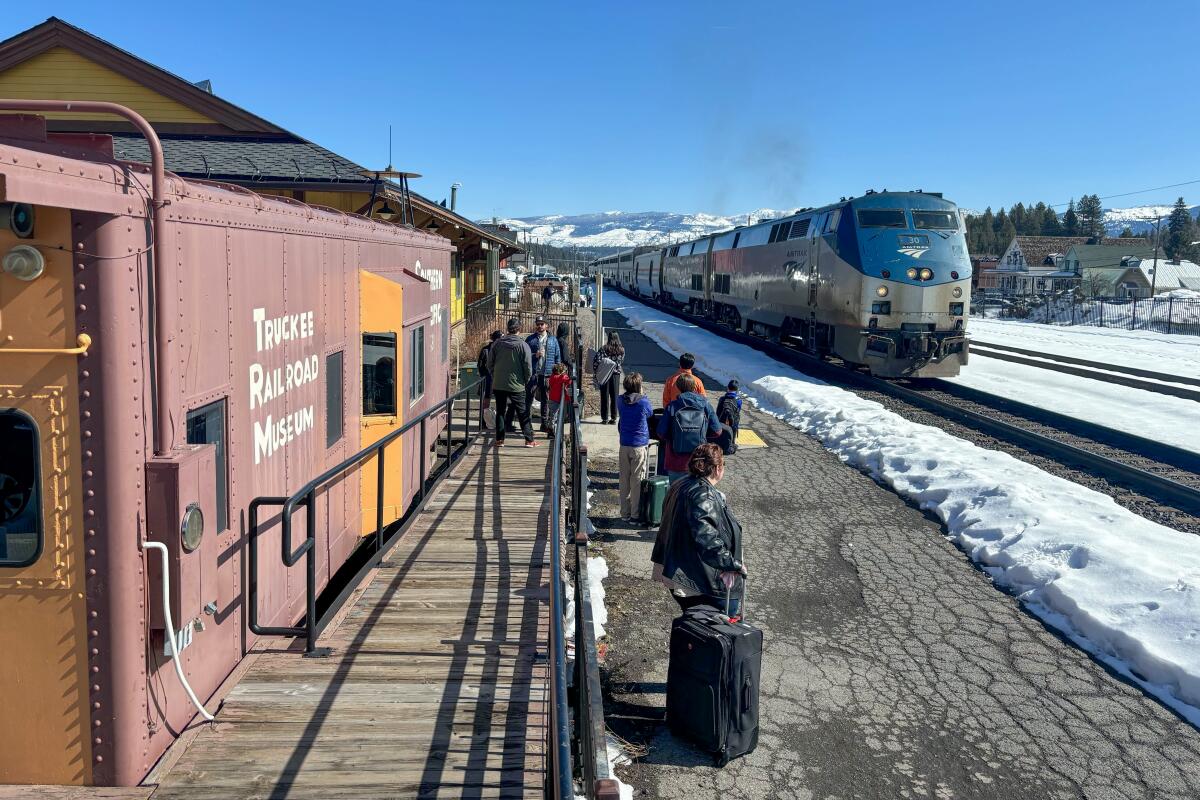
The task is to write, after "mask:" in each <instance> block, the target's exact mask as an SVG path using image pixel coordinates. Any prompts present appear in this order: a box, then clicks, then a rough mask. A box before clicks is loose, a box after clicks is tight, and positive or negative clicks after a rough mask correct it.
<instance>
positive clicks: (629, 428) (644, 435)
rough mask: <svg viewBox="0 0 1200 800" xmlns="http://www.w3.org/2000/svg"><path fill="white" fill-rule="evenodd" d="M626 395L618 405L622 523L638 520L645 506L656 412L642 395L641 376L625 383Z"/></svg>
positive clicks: (628, 377)
mask: <svg viewBox="0 0 1200 800" xmlns="http://www.w3.org/2000/svg"><path fill="white" fill-rule="evenodd" d="M622 385H623V386H624V388H625V394H623V395H621V398H620V399H619V400H618V401H617V413H618V416H619V421H618V423H617V434H618V436H619V438H620V441H621V450H620V462H619V468H618V472H617V495H618V496H619V497H620V498H621V519H623V520H626V521H628V520H631V519H633V518H634V517H635V516H637V513H638V509H639V508H640V507H641V502H642V481H643V480H644V479H645V477H646V473H647V463H646V451H647V450H648V449H649V446H650V426H649V424H648V422H649V419H650V416H651V415H652V414H653V413H654V409H653V408H651V407H650V401H649V400H648V399H647V398H646V396H645V395H644V394H642V376H641V375H640V374H639V373H637V372H631V373H629V374H628V375H626V376H625V380H624V381H622Z"/></svg>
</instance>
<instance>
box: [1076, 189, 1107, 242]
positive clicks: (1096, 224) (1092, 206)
mask: <svg viewBox="0 0 1200 800" xmlns="http://www.w3.org/2000/svg"><path fill="white" fill-rule="evenodd" d="M1079 235H1080V236H1093V237H1096V238H1097V239H1099V238H1103V236H1104V207H1103V206H1102V205H1101V204H1100V197H1099V195H1094V194H1091V195H1088V194H1085V195H1084V196H1083V197H1081V198H1080V199H1079Z"/></svg>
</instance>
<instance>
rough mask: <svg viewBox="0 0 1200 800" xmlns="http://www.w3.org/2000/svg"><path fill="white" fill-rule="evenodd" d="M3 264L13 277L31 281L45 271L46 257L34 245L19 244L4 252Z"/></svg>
mask: <svg viewBox="0 0 1200 800" xmlns="http://www.w3.org/2000/svg"><path fill="white" fill-rule="evenodd" d="M3 266H4V271H5V272H7V273H8V274H9V275H12V276H13V277H14V278H20V279H21V280H23V281H31V280H33V279H35V278H37V277H38V276H40V275H41V274H42V273H43V272H45V271H46V258H45V256H43V255H42V254H41V252H40V251H39V250H38V249H37V248H36V247H30V246H29V245H27V244H19V245H17V246H16V247H14V248H13V249H12V250H9V251H8V252H7V253H5V254H4V262H3Z"/></svg>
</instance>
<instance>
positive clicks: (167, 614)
mask: <svg viewBox="0 0 1200 800" xmlns="http://www.w3.org/2000/svg"><path fill="white" fill-rule="evenodd" d="M142 549H143V550H145V549H154V550H157V551H159V552H160V553H162V595H163V622H164V623H165V624H166V626H167V641H168V642H170V643H171V660H172V661H174V662H175V674H176V675H178V676H179V682H180V683H182V684H183V689H184V691H185V692H187V696H188V697H189V698H190V699H191V701H192V705H194V706H195V707H196V710H197V711H199V712H200V716H202V717H204V718H205V719H206V720H208V721H209V722H212V721H213V719H214V717H213V715H212V714H210V713H208V711H207V710H205V708H204V706H202V705H201V704H200V701H199V700H197V699H196V693H195V692H193V691H192V685H191V684H190V683H188V681H187V678H185V677H184V675H183V664H181V663H179V643H178V642H177V641H176V640H175V626H174V625H173V624H172V623H171V576H170V572H169V564H168V559H169V558H170V554H169V553H168V552H167V546H166V545H165V544H163V543H162V542H142Z"/></svg>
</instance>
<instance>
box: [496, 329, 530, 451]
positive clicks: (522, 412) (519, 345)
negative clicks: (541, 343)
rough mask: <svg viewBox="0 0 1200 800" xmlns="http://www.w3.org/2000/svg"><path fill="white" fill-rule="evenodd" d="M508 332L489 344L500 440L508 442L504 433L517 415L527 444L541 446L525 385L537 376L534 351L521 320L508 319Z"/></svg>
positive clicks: (497, 432) (497, 437)
mask: <svg viewBox="0 0 1200 800" xmlns="http://www.w3.org/2000/svg"><path fill="white" fill-rule="evenodd" d="M507 330H508V335H507V336H501V337H500V338H499V339H497V340H496V341H494V342H492V346H491V347H489V348H488V356H487V357H488V372H490V373H491V375H492V394H493V395H494V396H495V398H496V444H504V434H505V432H506V431H507V430H508V428H509V426H511V425H512V423H513V416H514V415H515V416H516V417H517V418H518V419H519V420H520V421H521V432H522V433H523V434H524V435H525V446H526V447H537V446H538V443H537V442H536V441H534V438H533V424H532V423H531V422H530V420H529V405H528V404H527V403H526V402H525V387H526V386H527V385H529V380H530V378H531V377H533V352H532V351H531V350H530V349H529V345H528V344H526V343H525V340H524V339H522V338H521V336H520V332H521V323H520V321H518V320H517V319H515V318H514V319H510V320H509V321H508V328H507Z"/></svg>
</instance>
